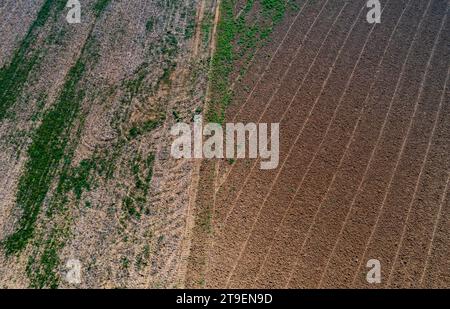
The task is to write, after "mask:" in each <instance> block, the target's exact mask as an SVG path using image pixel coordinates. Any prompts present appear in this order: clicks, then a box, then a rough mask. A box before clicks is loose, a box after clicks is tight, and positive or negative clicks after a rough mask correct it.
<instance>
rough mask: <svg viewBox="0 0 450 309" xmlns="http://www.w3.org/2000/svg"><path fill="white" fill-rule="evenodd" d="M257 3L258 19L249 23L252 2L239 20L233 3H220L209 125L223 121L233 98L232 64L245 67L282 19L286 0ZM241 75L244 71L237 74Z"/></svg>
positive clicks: (252, 8)
mask: <svg viewBox="0 0 450 309" xmlns="http://www.w3.org/2000/svg"><path fill="white" fill-rule="evenodd" d="M259 3H260V5H259V6H258V7H259V11H257V12H256V14H257V15H258V16H260V18H259V20H258V19H257V20H258V21H257V22H253V21H249V20H248V19H249V18H248V16H249V13H250V12H251V11H252V10H256V6H255V5H254V4H255V0H250V1H248V2H247V3H246V5H245V7H244V8H243V10H242V12H241V14H240V16H239V17H236V16H235V14H234V7H235V4H236V1H235V0H224V1H222V2H221V7H220V20H219V23H218V25H217V38H216V52H215V54H214V55H213V58H212V61H211V68H210V73H209V79H210V102H208V104H209V105H208V111H207V115H206V116H207V119H208V121H210V122H217V123H222V122H223V120H224V118H225V110H226V108H227V106H229V104H230V103H231V101H232V99H233V92H232V89H231V88H230V85H231V81H230V76H231V74H232V73H233V71H234V69H235V65H236V64H237V63H238V62H240V65H242V66H245V65H246V64H248V63H249V62H250V61H251V59H252V58H253V55H254V52H255V51H256V49H257V48H258V47H259V46H261V45H262V44H264V43H265V41H266V40H267V39H268V37H269V35H270V33H272V31H273V27H274V26H275V25H276V24H277V23H279V22H280V21H281V20H282V19H283V17H284V16H285V13H286V8H287V2H286V0H260V1H259ZM243 74H245V69H244V68H243V69H242V70H241V72H240V75H243Z"/></svg>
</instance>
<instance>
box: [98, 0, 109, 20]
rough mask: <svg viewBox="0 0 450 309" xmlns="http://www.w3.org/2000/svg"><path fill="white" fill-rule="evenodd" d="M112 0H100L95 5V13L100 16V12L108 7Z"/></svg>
mask: <svg viewBox="0 0 450 309" xmlns="http://www.w3.org/2000/svg"><path fill="white" fill-rule="evenodd" d="M110 2H111V0H98V1H97V2H96V3H95V5H94V14H95V16H96V17H99V16H100V14H102V12H103V11H104V10H105V9H106V7H107V6H108V4H109V3H110Z"/></svg>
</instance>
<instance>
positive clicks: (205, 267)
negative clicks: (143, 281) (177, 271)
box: [187, 0, 450, 288]
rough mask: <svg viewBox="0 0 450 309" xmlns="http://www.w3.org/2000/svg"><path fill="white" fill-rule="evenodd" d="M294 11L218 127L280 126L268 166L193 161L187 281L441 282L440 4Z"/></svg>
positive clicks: (443, 86)
mask: <svg viewBox="0 0 450 309" xmlns="http://www.w3.org/2000/svg"><path fill="white" fill-rule="evenodd" d="M296 3H297V4H298V8H299V9H298V10H297V11H295V12H289V13H288V14H287V15H286V16H285V18H284V19H283V21H281V22H280V23H279V24H278V25H277V26H276V27H275V30H274V33H273V34H272V36H271V37H273V40H271V41H269V43H268V44H266V45H265V46H263V47H262V48H261V49H260V50H258V52H256V53H255V55H254V57H253V59H252V61H251V64H250V66H249V68H248V70H247V71H246V74H245V75H244V76H243V77H242V79H241V81H240V83H238V84H236V85H235V89H234V96H233V100H232V102H231V105H230V106H229V107H228V108H227V112H226V116H225V120H224V121H225V122H243V123H248V122H255V123H280V164H279V166H278V168H277V169H274V170H269V171H263V170H260V169H259V162H258V160H236V161H235V162H231V163H230V162H229V161H227V160H221V161H220V162H217V161H205V162H203V163H202V167H201V169H200V171H201V172H200V181H199V187H198V194H197V203H196V205H197V214H196V216H197V226H198V228H197V232H196V233H195V235H194V239H193V240H192V242H193V243H197V242H201V243H203V245H199V247H198V248H197V250H196V251H195V252H192V253H191V254H192V259H191V263H190V269H191V274H192V276H191V277H189V276H188V277H187V278H188V285H189V284H190V285H191V286H197V287H198V286H205V287H214V288H225V287H228V288H256V287H262V288H283V287H287V288H322V287H323V288H327V287H358V288H369V287H375V288H382V287H392V288H396V287H449V286H450V268H449V260H448V258H447V256H448V253H449V250H450V230H449V225H448V207H449V205H450V203H449V199H448V186H449V177H450V173H449V172H450V156H449V153H450V152H449V147H450V136H449V132H450V130H449V129H450V128H449V124H450V122H449V120H450V119H449V116H448V115H449V111H448V109H449V108H450V98H449V94H450V92H449V90H450V82H449V73H450V72H449V67H450V54H449V53H450V41H449V33H450V20H449V11H448V10H449V4H448V1H443V0H431V1H427V0H425V1H409V0H404V1H393V0H390V1H389V0H386V1H381V4H382V22H381V23H380V24H369V23H368V22H367V21H366V14H367V8H366V6H365V4H366V3H365V1H326V0H323V1H306V0H305V1H296ZM236 14H237V13H236ZM218 35H219V38H220V33H219V34H218ZM237 66H238V67H239V64H237ZM235 70H236V71H237V70H239V68H238V69H235ZM205 218H207V219H208V222H209V223H208V228H207V229H205V228H203V229H202V228H201V227H204V225H205V223H204V220H205ZM370 259H377V260H379V261H380V263H381V283H380V284H369V283H368V282H367V281H366V274H367V272H368V271H369V269H368V268H367V267H366V263H367V262H368V261H369V260H370Z"/></svg>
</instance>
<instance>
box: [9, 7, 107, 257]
mask: <svg viewBox="0 0 450 309" xmlns="http://www.w3.org/2000/svg"><path fill="white" fill-rule="evenodd" d="M100 1H101V2H103V0H100ZM90 39H91V36H90V35H89V37H88V39H87V40H86V43H85V45H84V47H83V50H82V51H81V56H80V58H79V59H78V60H77V62H76V64H75V65H74V66H73V67H72V68H71V69H70V70H69V73H68V75H67V77H66V81H65V83H64V85H63V88H62V91H61V93H60V94H59V96H58V98H57V100H56V102H55V103H54V106H53V107H52V109H51V110H50V111H49V112H47V113H46V115H45V116H44V117H43V119H42V123H41V125H40V126H39V128H38V129H37V130H36V132H35V134H34V137H33V141H32V143H31V145H30V147H29V148H28V160H27V163H26V165H25V171H24V172H23V174H22V176H21V177H20V179H19V184H18V191H17V196H16V203H17V206H18V207H19V208H20V209H21V211H22V213H21V217H20V219H19V221H18V224H17V225H18V227H17V229H16V230H15V231H14V233H12V234H11V235H10V236H8V237H7V238H6V239H5V240H4V247H5V253H6V254H7V255H11V254H16V253H19V252H20V251H21V250H23V249H24V248H25V246H26V245H27V244H28V242H29V240H30V239H31V238H32V236H33V233H34V229H35V223H36V220H37V217H38V215H39V212H40V209H41V206H42V204H43V202H44V199H45V197H46V195H47V192H48V190H49V188H50V185H51V183H52V180H53V178H54V176H55V173H56V171H57V169H58V167H59V165H60V162H61V159H62V158H63V156H64V152H65V149H66V146H67V144H68V139H69V134H70V131H71V128H72V124H73V123H74V121H75V120H76V116H77V114H78V111H79V108H80V106H81V103H82V101H83V99H84V92H83V90H80V89H78V88H79V87H78V84H79V82H80V80H81V78H82V76H83V73H84V72H85V70H86V60H85V59H89V55H86V54H87V52H86V51H88V50H89V46H90Z"/></svg>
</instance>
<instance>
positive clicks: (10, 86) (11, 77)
mask: <svg viewBox="0 0 450 309" xmlns="http://www.w3.org/2000/svg"><path fill="white" fill-rule="evenodd" d="M65 3H66V1H64V0H46V1H45V2H44V4H43V5H42V7H41V9H40V10H39V13H38V14H37V17H36V19H35V20H34V22H33V23H32V24H31V26H30V28H29V29H28V32H27V34H26V35H25V38H24V39H23V40H22V42H21V44H20V46H19V48H18V49H17V51H16V52H15V53H14V55H13V58H12V60H11V63H10V64H9V65H5V66H4V67H2V68H1V69H0V121H2V120H3V119H4V118H5V117H6V115H7V111H8V109H9V108H10V107H11V106H12V105H14V104H15V102H16V101H17V99H18V97H19V96H20V94H21V92H22V89H23V87H24V85H25V83H26V81H27V79H28V77H29V75H30V72H31V70H32V69H33V68H34V67H35V66H36V65H37V64H38V63H39V61H40V59H41V58H42V52H40V51H39V50H34V49H32V45H33V44H34V43H35V42H36V39H37V36H38V31H39V29H40V28H42V27H43V26H44V25H45V24H46V23H47V21H48V19H49V17H50V15H51V11H52V8H53V7H55V16H56V14H58V13H59V12H60V11H61V10H62V9H63V8H64V5H65Z"/></svg>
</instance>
